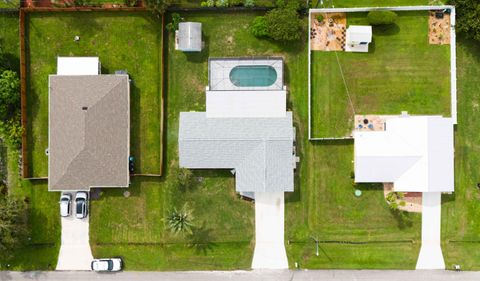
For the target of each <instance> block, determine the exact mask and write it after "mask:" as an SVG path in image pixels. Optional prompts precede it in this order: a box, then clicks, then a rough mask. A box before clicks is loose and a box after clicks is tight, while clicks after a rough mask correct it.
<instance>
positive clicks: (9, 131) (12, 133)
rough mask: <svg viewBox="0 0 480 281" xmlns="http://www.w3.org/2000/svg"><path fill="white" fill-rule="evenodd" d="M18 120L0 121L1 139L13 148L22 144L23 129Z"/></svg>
mask: <svg viewBox="0 0 480 281" xmlns="http://www.w3.org/2000/svg"><path fill="white" fill-rule="evenodd" d="M18 119H20V118H18ZM18 119H10V120H6V121H4V120H0V137H1V138H2V139H3V140H5V142H6V143H7V144H8V145H10V146H13V147H20V145H21V144H22V133H23V128H22V125H21V124H20V121H19V120H18Z"/></svg>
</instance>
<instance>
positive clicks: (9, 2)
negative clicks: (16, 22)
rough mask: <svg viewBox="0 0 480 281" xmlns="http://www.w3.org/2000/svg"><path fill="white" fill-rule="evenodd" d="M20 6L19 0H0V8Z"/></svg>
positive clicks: (16, 7)
mask: <svg viewBox="0 0 480 281" xmlns="http://www.w3.org/2000/svg"><path fill="white" fill-rule="evenodd" d="M18 8H20V1H19V0H2V1H0V9H18Z"/></svg>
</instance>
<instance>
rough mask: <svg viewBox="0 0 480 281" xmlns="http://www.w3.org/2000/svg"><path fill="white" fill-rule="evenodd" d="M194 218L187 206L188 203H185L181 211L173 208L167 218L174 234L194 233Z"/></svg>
mask: <svg viewBox="0 0 480 281" xmlns="http://www.w3.org/2000/svg"><path fill="white" fill-rule="evenodd" d="M192 220H193V216H192V211H191V210H190V209H189V208H188V207H187V204H185V205H183V207H182V209H181V210H180V211H178V210H177V208H173V210H172V211H171V212H170V214H169V215H168V216H167V218H166V221H167V226H168V228H169V229H170V231H172V232H173V233H174V234H178V233H182V234H185V233H188V234H192V227H193V223H192Z"/></svg>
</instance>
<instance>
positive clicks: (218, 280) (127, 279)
mask: <svg viewBox="0 0 480 281" xmlns="http://www.w3.org/2000/svg"><path fill="white" fill-rule="evenodd" d="M0 280H1V281H10V280H12V281H13V280H15V281H31V280H38V281H67V280H75V281H92V280H102V281H158V280H162V281H192V280H195V281H225V280H228V281H257V280H258V281H317V280H318V281H330V280H331V281H380V280H388V281H405V280H408V281H425V280H435V281H453V280H461V281H478V280H480V272H455V271H445V270H408V271H407V270H404V271H402V270H308V271H307V270H305V271H303V270H301V271H289V270H270V271H263V270H262V271H259V270H253V271H213V272H212V271H202V272H135V271H131V272H121V273H116V274H105V273H103V274H99V273H95V272H86V271H49V272H38V271H36V272H11V271H3V272H0Z"/></svg>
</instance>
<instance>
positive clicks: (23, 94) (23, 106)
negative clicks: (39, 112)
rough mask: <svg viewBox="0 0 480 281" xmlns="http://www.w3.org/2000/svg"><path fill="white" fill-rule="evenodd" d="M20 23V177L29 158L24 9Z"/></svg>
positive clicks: (27, 174)
mask: <svg viewBox="0 0 480 281" xmlns="http://www.w3.org/2000/svg"><path fill="white" fill-rule="evenodd" d="M19 25H20V28H19V29H20V113H21V123H22V128H23V132H22V150H21V152H22V166H21V167H22V177H23V178H28V177H29V176H30V173H29V169H28V168H29V167H28V165H29V163H28V162H29V159H28V154H27V148H28V147H27V89H26V88H27V82H26V79H27V78H26V77H27V67H26V55H27V53H26V49H25V43H26V42H25V11H24V10H23V9H20V14H19Z"/></svg>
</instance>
